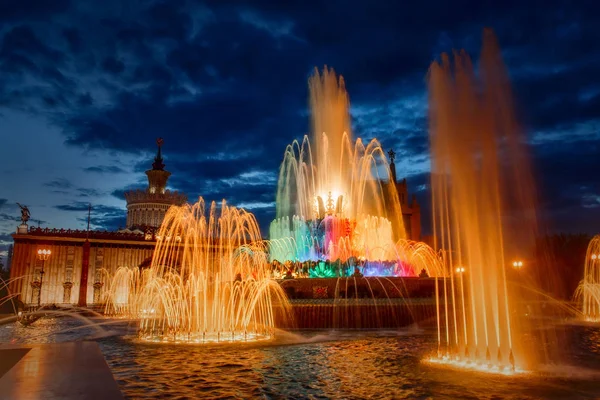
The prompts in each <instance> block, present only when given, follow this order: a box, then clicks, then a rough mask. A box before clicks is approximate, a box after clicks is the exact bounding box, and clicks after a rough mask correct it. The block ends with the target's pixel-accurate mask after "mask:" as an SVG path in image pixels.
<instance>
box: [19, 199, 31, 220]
mask: <svg viewBox="0 0 600 400" xmlns="http://www.w3.org/2000/svg"><path fill="white" fill-rule="evenodd" d="M17 205H18V206H19V207H21V223H22V224H23V225H27V221H29V218H31V213H30V212H29V208H27V206H23V205H21V204H19V203H17Z"/></svg>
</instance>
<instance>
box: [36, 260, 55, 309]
mask: <svg viewBox="0 0 600 400" xmlns="http://www.w3.org/2000/svg"><path fill="white" fill-rule="evenodd" d="M50 254H52V251H50V249H39V250H38V252H37V256H38V260H41V261H42V270H41V271H40V294H39V295H38V307H39V306H40V304H41V302H42V283H43V282H44V264H45V263H46V260H47V259H48V258H50Z"/></svg>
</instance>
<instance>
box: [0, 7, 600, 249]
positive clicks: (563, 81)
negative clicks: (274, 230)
mask: <svg viewBox="0 0 600 400" xmlns="http://www.w3.org/2000/svg"><path fill="white" fill-rule="evenodd" d="M408 3H411V4H412V5H407V4H408ZM594 4H595V2H593V1H551V0H549V1H533V0H532V1H501V2H500V1H493V2H492V1H451V2H447V1H419V2H405V1H397V2H391V1H365V2H352V1H350V2H348V1H326V2H322V3H320V2H310V1H281V2H279V1H226V0H220V1H211V2H207V3H200V2H193V1H177V0H169V1H156V0H154V1H153V0H148V1H125V0H106V1H102V2H89V1H87V2H85V1H66V0H53V1H47V0H20V1H10V0H0V134H1V138H2V142H1V143H2V145H1V146H0V160H1V164H0V172H1V176H2V185H1V189H0V246H2V247H0V249H4V248H5V246H6V245H7V244H8V243H9V242H10V241H11V238H10V236H9V235H10V233H12V232H13V231H14V229H15V227H16V225H17V221H16V219H18V216H19V211H18V207H17V205H16V204H15V203H16V202H20V203H23V204H27V205H28V206H29V207H30V209H31V213H32V218H33V219H36V220H41V221H42V222H41V224H42V226H50V227H65V228H82V227H84V226H85V222H84V221H85V219H86V209H87V203H88V202H91V203H92V204H93V206H94V215H93V224H94V226H95V227H96V228H107V229H115V228H118V227H119V226H122V225H123V224H124V221H125V201H124V199H123V195H122V194H123V191H124V190H125V189H128V188H132V187H140V186H143V185H144V184H145V181H146V177H145V175H144V173H143V171H144V170H145V169H147V168H149V166H150V164H151V159H152V156H153V153H154V151H155V144H154V141H155V138H156V137H158V136H161V137H163V138H164V139H165V146H164V154H165V162H166V165H167V169H168V170H169V171H171V172H172V173H173V175H172V178H171V180H170V186H171V188H173V189H177V190H181V191H184V192H186V193H187V194H188V196H189V198H190V199H194V197H196V196H198V195H202V196H204V197H205V198H207V199H210V200H220V199H221V198H227V199H228V201H229V202H230V203H233V204H235V205H238V206H244V207H246V208H248V209H249V210H251V211H253V212H254V213H255V214H256V215H257V217H258V218H259V221H260V222H261V226H262V227H266V226H267V225H268V222H269V221H270V219H271V218H272V217H273V215H274V197H275V186H276V179H277V170H278V166H279V164H280V162H281V159H282V155H283V152H284V148H285V145H286V144H288V143H290V142H291V141H292V140H293V139H295V138H300V137H301V136H302V135H303V134H305V133H307V131H308V128H309V119H308V111H307V103H308V102H307V96H308V89H307V78H308V76H309V75H310V73H311V72H312V69H313V68H314V67H315V66H319V67H322V66H323V65H325V64H327V65H329V66H331V67H334V68H335V70H336V71H337V72H338V73H340V74H342V75H343V76H344V77H345V79H346V83H347V88H348V91H349V93H350V99H351V102H352V114H353V118H354V129H355V136H360V137H362V138H364V139H370V138H373V137H377V138H379V140H380V141H381V142H382V144H383V145H384V147H386V148H391V147H393V148H394V149H395V150H396V152H397V153H398V156H397V160H398V175H399V176H405V177H407V179H408V182H409V184H410V189H411V190H412V191H416V193H417V196H418V197H419V199H420V200H421V201H422V202H423V203H426V202H427V200H428V197H429V192H428V187H427V184H428V180H429V176H428V168H429V160H428V143H427V121H426V115H427V104H426V99H427V97H426V82H425V78H426V73H427V69H428V66H429V64H430V62H431V61H432V60H433V59H434V58H435V57H437V56H438V55H439V53H440V52H442V51H450V50H452V49H453V48H465V49H466V50H467V51H469V52H470V53H471V54H472V55H473V56H474V58H475V57H476V56H477V53H478V51H479V46H480V43H481V41H480V38H481V33H482V28H483V27H485V26H489V27H492V28H493V29H494V30H495V31H496V34H497V36H498V38H499V42H500V45H501V47H502V49H503V54H504V57H505V61H506V64H507V66H508V69H509V71H510V74H511V77H512V81H513V87H514V91H515V95H516V104H517V110H518V113H519V115H520V118H521V121H522V123H523V126H524V128H525V130H526V132H527V133H528V135H529V141H530V143H531V145H532V157H533V161H534V165H535V168H536V171H537V175H538V183H539V186H540V191H541V198H542V204H541V206H540V208H541V210H542V215H543V217H544V219H545V220H546V223H547V225H548V226H549V227H550V228H551V229H554V230H562V231H574V232H594V231H597V230H598V227H599V226H600V188H599V186H600V183H599V179H598V177H599V171H600V146H599V139H600V132H599V128H600V80H599V79H598V75H599V73H600V46H599V43H600V29H599V28H598V27H599V26H600V11H599V10H598V6H596V7H595V6H594ZM263 233H266V232H265V231H264V230H263Z"/></svg>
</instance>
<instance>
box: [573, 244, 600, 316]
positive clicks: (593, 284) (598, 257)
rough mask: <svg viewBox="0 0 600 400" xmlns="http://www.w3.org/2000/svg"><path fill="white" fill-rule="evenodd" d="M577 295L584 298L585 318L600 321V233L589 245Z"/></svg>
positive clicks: (583, 310)
mask: <svg viewBox="0 0 600 400" xmlns="http://www.w3.org/2000/svg"><path fill="white" fill-rule="evenodd" d="M575 297H576V298H581V299H582V300H583V301H582V305H583V309H582V312H583V318H584V319H585V320H586V321H589V322H600V235H596V236H594V237H593V238H592V240H591V241H590V244H589V245H588V248H587V252H586V254H585V268H584V271H583V281H581V283H580V284H579V287H578V288H577V291H576V292H575Z"/></svg>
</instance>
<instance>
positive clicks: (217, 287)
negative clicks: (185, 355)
mask: <svg viewBox="0 0 600 400" xmlns="http://www.w3.org/2000/svg"><path fill="white" fill-rule="evenodd" d="M270 275H271V269H270V264H269V263H268V255H267V253H266V252H265V251H264V246H261V236H260V231H259V228H258V225H257V223H256V219H255V217H254V215H253V214H251V213H248V212H246V211H245V210H243V209H237V208H234V207H230V206H228V205H227V204H226V203H225V201H223V202H222V203H221V204H220V205H219V206H217V204H216V203H214V202H213V203H212V204H211V205H210V209H209V212H208V215H205V203H204V200H203V199H202V198H200V199H199V201H198V202H197V203H196V204H193V205H188V204H186V205H183V206H172V207H171V208H170V209H169V211H168V212H167V214H166V216H165V219H164V222H163V223H162V225H161V227H160V229H159V231H158V234H157V244H156V249H155V251H154V255H153V258H152V263H151V265H150V267H149V268H147V269H143V270H139V269H133V270H132V269H128V268H121V269H119V270H118V271H117V272H116V274H115V276H114V277H113V278H112V280H111V285H110V287H109V291H108V293H109V301H108V303H107V305H106V314H107V315H115V314H116V315H120V316H126V317H130V318H136V319H140V337H141V338H142V339H145V340H152V341H168V342H192V343H204V342H216V341H219V342H223V341H250V340H261V339H268V338H271V337H272V336H273V330H274V328H275V322H274V321H275V311H274V305H281V306H283V308H284V309H285V308H286V307H287V301H286V298H285V294H284V293H283V290H282V289H281V287H280V286H279V285H278V284H277V283H276V282H275V281H274V280H272V279H271V276H270Z"/></svg>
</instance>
